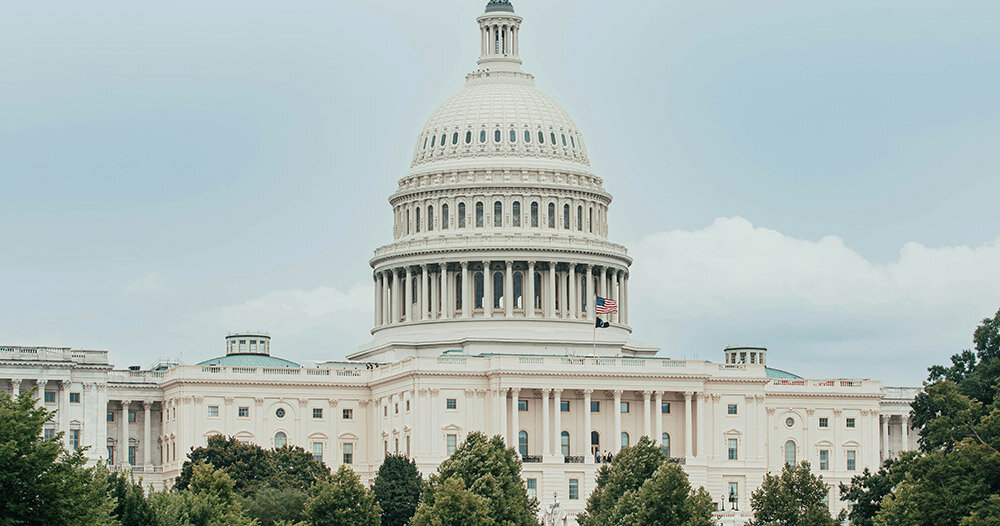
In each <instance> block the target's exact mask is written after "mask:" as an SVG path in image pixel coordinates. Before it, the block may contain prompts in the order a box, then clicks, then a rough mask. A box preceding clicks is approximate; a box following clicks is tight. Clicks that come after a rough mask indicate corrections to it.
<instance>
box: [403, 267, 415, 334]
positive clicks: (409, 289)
mask: <svg viewBox="0 0 1000 526" xmlns="http://www.w3.org/2000/svg"><path fill="white" fill-rule="evenodd" d="M404 289H405V290H406V297H405V298H403V301H404V302H405V303H404V305H406V321H413V271H412V270H411V269H410V267H409V266H407V267H406V284H405V286H404Z"/></svg>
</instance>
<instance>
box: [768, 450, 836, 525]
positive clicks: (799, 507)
mask: <svg viewBox="0 0 1000 526" xmlns="http://www.w3.org/2000/svg"><path fill="white" fill-rule="evenodd" d="M826 499H827V489H826V484H824V483H823V477H817V476H815V475H813V474H812V473H811V472H810V471H809V463H808V462H802V463H801V464H798V465H795V466H788V465H786V466H785V467H784V468H782V470H781V475H771V474H770V473H768V474H767V475H766V476H765V477H764V483H763V484H761V486H760V488H758V489H757V490H756V491H754V492H753V494H751V496H750V504H751V507H752V508H753V520H752V521H750V523H749V524H748V526H837V525H838V524H840V523H839V522H838V521H837V520H836V519H834V518H833V517H832V516H831V515H830V508H829V507H828V506H827V505H826V502H827V500H826Z"/></svg>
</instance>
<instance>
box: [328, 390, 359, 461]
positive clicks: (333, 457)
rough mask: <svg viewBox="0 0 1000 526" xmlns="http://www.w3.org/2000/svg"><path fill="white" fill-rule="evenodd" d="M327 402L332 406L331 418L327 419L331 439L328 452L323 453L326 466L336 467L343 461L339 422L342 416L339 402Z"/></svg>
mask: <svg viewBox="0 0 1000 526" xmlns="http://www.w3.org/2000/svg"><path fill="white" fill-rule="evenodd" d="M326 402H327V404H328V405H329V406H330V417H329V418H327V422H329V423H330V439H329V440H327V441H326V451H324V452H323V453H324V456H325V457H326V465H328V466H334V465H337V464H340V463H341V461H342V460H343V458H338V457H339V454H338V449H339V448H338V441H337V421H338V420H340V415H339V414H338V413H337V400H327V401H326ZM358 416H359V417H360V416H361V415H358Z"/></svg>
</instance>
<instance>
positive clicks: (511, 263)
mask: <svg viewBox="0 0 1000 526" xmlns="http://www.w3.org/2000/svg"><path fill="white" fill-rule="evenodd" d="M504 265H507V268H511V267H513V266H514V262H513V261H511V260H509V259H508V260H506V261H504Z"/></svg>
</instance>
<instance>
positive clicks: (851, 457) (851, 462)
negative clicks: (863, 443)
mask: <svg viewBox="0 0 1000 526" xmlns="http://www.w3.org/2000/svg"><path fill="white" fill-rule="evenodd" d="M857 456H858V452H857V451H854V450H853V449H852V450H849V451H848V452H847V471H855V470H857V469H858V460H857Z"/></svg>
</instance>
